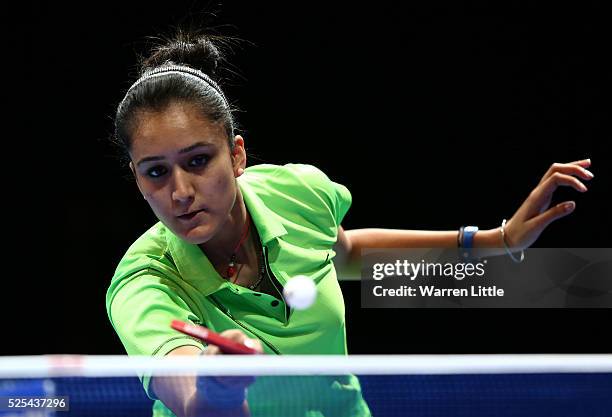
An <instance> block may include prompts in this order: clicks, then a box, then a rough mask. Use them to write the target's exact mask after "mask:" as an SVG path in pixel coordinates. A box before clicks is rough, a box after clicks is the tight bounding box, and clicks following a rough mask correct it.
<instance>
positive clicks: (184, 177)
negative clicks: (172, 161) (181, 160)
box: [172, 168, 195, 204]
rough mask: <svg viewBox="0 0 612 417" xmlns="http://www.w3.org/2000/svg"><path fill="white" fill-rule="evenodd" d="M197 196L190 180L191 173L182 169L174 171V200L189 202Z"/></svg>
mask: <svg viewBox="0 0 612 417" xmlns="http://www.w3.org/2000/svg"><path fill="white" fill-rule="evenodd" d="M194 196H195V189H194V187H193V184H192V183H191V181H190V178H189V174H188V173H187V172H185V171H183V170H182V169H180V168H179V169H177V170H176V171H175V172H174V187H173V190H172V200H173V201H175V202H177V203H181V204H182V203H189V202H191V201H192V200H193V198H194Z"/></svg>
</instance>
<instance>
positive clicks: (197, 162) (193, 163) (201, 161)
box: [189, 155, 208, 167]
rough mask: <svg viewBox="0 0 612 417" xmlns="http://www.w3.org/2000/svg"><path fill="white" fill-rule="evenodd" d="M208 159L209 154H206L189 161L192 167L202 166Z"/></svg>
mask: <svg viewBox="0 0 612 417" xmlns="http://www.w3.org/2000/svg"><path fill="white" fill-rule="evenodd" d="M207 161H208V156H206V155H198V156H196V157H194V158H193V159H192V160H191V161H189V166H190V167H201V166H203V165H204V164H206V162H207Z"/></svg>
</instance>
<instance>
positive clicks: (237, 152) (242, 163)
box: [231, 135, 246, 177]
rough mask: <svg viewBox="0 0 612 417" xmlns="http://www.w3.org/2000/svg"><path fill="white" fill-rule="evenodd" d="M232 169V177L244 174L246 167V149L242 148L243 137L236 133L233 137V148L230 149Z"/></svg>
mask: <svg viewBox="0 0 612 417" xmlns="http://www.w3.org/2000/svg"><path fill="white" fill-rule="evenodd" d="M231 156H232V169H233V171H234V177H239V176H241V175H242V174H244V170H245V168H246V150H245V149H244V138H243V137H242V136H240V135H236V137H235V138H234V150H232V154H231Z"/></svg>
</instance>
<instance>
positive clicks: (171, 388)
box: [107, 33, 593, 416]
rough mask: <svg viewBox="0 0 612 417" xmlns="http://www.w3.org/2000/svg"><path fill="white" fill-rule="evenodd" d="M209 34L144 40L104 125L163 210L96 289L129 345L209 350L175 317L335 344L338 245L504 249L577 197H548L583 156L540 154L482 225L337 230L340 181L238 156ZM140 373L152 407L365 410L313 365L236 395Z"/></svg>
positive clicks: (319, 348)
mask: <svg viewBox="0 0 612 417" xmlns="http://www.w3.org/2000/svg"><path fill="white" fill-rule="evenodd" d="M214 41H215V39H214V38H212V37H206V36H195V35H188V34H181V33H179V35H177V37H176V38H175V39H173V40H171V41H169V42H168V43H167V44H165V45H162V46H160V47H158V48H157V49H155V50H154V51H153V53H152V55H151V56H150V57H149V58H148V59H146V60H145V61H144V63H143V66H142V71H141V77H140V78H139V79H138V80H137V81H136V82H135V83H134V84H133V85H132V86H131V87H130V88H129V90H128V91H127V93H126V95H125V98H124V99H123V100H122V102H121V103H120V104H119V106H118V109H117V114H116V119H115V126H116V139H117V140H118V142H119V143H120V144H121V145H122V146H123V148H124V149H125V151H126V152H127V155H128V156H129V160H130V163H129V165H130V168H131V170H132V172H133V174H134V178H135V179H136V183H137V185H138V188H139V190H140V192H141V194H142V196H143V197H144V198H145V200H147V202H148V203H149V205H150V206H151V209H152V210H153V212H154V213H155V215H156V216H157V218H158V219H159V220H160V222H159V223H158V224H156V225H155V226H153V227H152V228H151V229H150V230H148V231H147V232H146V233H145V234H144V235H142V236H141V237H140V238H139V239H138V240H137V241H136V242H135V243H134V244H133V245H132V246H131V247H130V249H129V250H128V251H127V253H126V254H125V256H124V257H123V259H122V260H121V262H120V264H119V266H118V268H117V270H116V273H115V275H114V277H113V280H112V283H111V286H110V288H109V290H108V293H107V311H108V314H109V318H110V320H111V323H112V324H113V326H114V328H115V330H116V331H117V333H118V335H119V336H120V338H121V340H122V342H123V344H124V345H125V348H126V350H127V352H128V354H130V355H136V354H140V355H154V356H176V355H194V356H195V355H199V354H202V353H204V354H207V355H217V354H220V352H219V350H218V349H217V348H216V347H214V346H206V347H205V346H204V345H203V344H201V343H199V342H198V341H196V340H194V339H192V338H189V337H186V336H184V335H181V334H179V333H177V332H176V331H174V330H172V329H171V328H170V327H169V323H170V322H171V320H173V319H179V320H184V321H189V322H193V323H198V324H203V325H205V326H207V327H209V328H211V329H212V330H214V331H217V332H220V333H221V334H222V335H224V336H227V337H230V338H232V339H234V340H236V341H239V342H243V343H247V344H250V345H252V346H254V347H255V348H256V349H257V350H259V351H260V352H265V353H269V354H346V339H345V325H344V304H343V299H342V294H341V292H340V288H339V285H338V282H337V279H336V272H335V266H338V265H335V264H334V262H335V260H334V258H335V255H336V253H338V254H341V255H343V256H339V257H337V258H336V259H338V258H342V259H351V258H353V259H354V258H358V257H359V253H360V250H361V248H365V247H456V246H457V244H458V242H459V244H460V245H462V246H465V247H472V246H473V247H492V248H500V249H499V253H500V254H501V253H504V252H507V253H508V254H509V255H511V256H517V255H515V254H514V253H513V252H518V251H520V250H521V249H523V248H526V247H528V246H530V245H531V244H532V243H533V242H534V241H535V240H536V239H537V237H538V236H539V235H540V233H541V232H542V231H543V229H544V228H545V227H546V226H547V225H548V224H550V223H551V222H552V221H554V220H556V219H558V218H561V217H563V216H565V215H567V214H569V213H571V212H572V211H573V210H574V208H575V204H574V203H573V202H565V203H562V204H559V205H557V206H555V207H552V208H549V204H550V201H551V196H552V194H553V192H554V191H555V189H556V188H557V187H558V186H570V187H573V188H575V189H576V190H578V191H581V192H584V191H586V187H585V186H584V184H583V183H582V182H581V181H580V179H583V180H589V179H591V178H592V177H593V174H591V173H590V172H589V171H588V170H587V169H586V168H587V167H589V165H590V161H589V160H582V161H576V162H572V163H568V164H554V165H552V166H551V168H550V169H549V170H548V171H547V172H546V174H545V175H544V177H543V178H542V181H541V182H540V183H539V184H538V186H537V187H536V188H535V189H534V190H533V191H532V192H531V194H530V195H529V197H528V198H527V200H526V201H525V202H524V203H523V205H522V206H521V207H520V208H519V209H518V211H517V212H516V213H515V214H514V216H513V217H512V218H511V219H510V220H509V221H508V223H507V224H504V225H503V226H502V227H501V228H496V229H492V230H481V231H477V229H476V228H474V227H468V228H462V229H461V231H444V232H432V231H411V230H384V229H361V230H347V231H345V230H343V228H342V226H341V222H342V219H343V217H344V216H345V214H346V212H347V211H348V209H349V206H350V204H351V195H350V193H349V191H348V190H347V189H346V188H345V187H344V186H342V185H340V184H337V183H335V182H333V181H331V180H330V179H329V178H328V177H327V176H326V175H325V174H324V173H322V172H321V171H320V170H318V169H317V168H315V167H312V166H308V165H298V164H288V165H284V166H276V165H256V166H252V167H250V168H246V162H247V155H246V152H245V140H244V138H243V137H241V136H240V135H235V134H234V125H235V121H234V118H233V115H232V108H231V106H230V104H229V103H228V101H227V99H226V97H225V95H224V93H223V91H222V90H221V88H220V87H219V85H218V84H217V83H216V82H215V81H214V79H215V78H216V74H217V66H218V64H219V62H220V60H221V55H220V52H219V48H218V47H217V46H216V45H215V43H214ZM504 223H505V222H504ZM502 232H503V233H502ZM295 275H306V276H308V277H310V278H311V279H313V280H314V282H315V283H316V286H317V292H318V297H317V300H316V302H315V303H314V305H313V306H312V307H311V308H309V309H308V310H306V311H294V310H292V309H290V308H289V306H287V305H286V304H285V302H284V299H283V297H282V286H283V285H284V284H285V283H286V282H287V280H288V279H290V278H291V277H293V276H295ZM142 380H143V384H144V387H145V390H146V391H147V393H148V394H149V395H150V396H151V397H152V398H155V399H157V401H156V403H155V406H154V415H156V416H157V415H171V414H170V411H171V412H173V413H174V414H176V415H178V416H189V415H220V414H219V413H222V412H227V413H230V414H231V413H234V414H235V413H237V414H239V415H248V414H249V413H251V414H253V415H266V416H271V415H279V416H281V415H282V416H289V415H301V416H322V415H325V416H329V415H335V416H368V415H370V414H369V411H368V408H367V405H366V404H365V402H364V401H363V399H362V398H361V394H360V388H359V383H358V381H357V379H356V378H354V377H352V376H347V377H337V378H332V377H321V378H318V379H317V380H316V381H314V382H312V381H311V382H309V386H308V389H307V390H302V392H299V393H295V392H289V391H291V390H290V389H288V390H289V391H288V392H285V393H282V392H280V391H279V390H280V389H282V388H286V384H275V383H274V381H272V380H270V379H266V378H259V379H258V380H257V382H255V383H254V384H252V385H250V386H249V390H248V396H247V390H246V387H247V385H249V384H250V382H251V381H250V380H248V379H238V380H227V379H225V380H222V381H220V380H217V379H214V378H200V379H196V378H195V377H184V378H180V379H177V378H174V379H173V378H162V377H153V378H151V376H150V375H143V376H142ZM272 394H273V396H274V397H275V399H276V400H279V399H280V398H281V397H282V398H292V400H293V401H294V403H293V404H289V405H286V406H287V407H288V408H283V407H284V405H282V404H281V405H279V404H278V401H276V402H274V401H267V400H268V399H270V397H271V395H272ZM298 397H299V400H297V402H299V403H300V404H298V405H296V404H295V401H296V399H297V398H298ZM279 401H280V400H279ZM249 408H250V411H249ZM306 410H309V411H306Z"/></svg>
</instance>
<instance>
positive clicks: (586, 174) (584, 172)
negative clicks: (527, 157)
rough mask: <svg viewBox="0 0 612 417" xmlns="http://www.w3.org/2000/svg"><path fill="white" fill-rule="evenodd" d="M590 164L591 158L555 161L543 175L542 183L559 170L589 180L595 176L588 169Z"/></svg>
mask: <svg viewBox="0 0 612 417" xmlns="http://www.w3.org/2000/svg"><path fill="white" fill-rule="evenodd" d="M589 166H591V160H590V159H583V160H581V161H574V162H570V163H567V164H560V163H554V164H552V165H551V166H550V168H549V169H548V171H546V173H545V174H544V176H543V177H542V180H540V184H541V183H542V182H544V181H546V180H547V179H549V178H550V177H551V176H553V175H554V174H555V173H557V172H558V173H562V174H565V175H573V176H576V177H579V178H582V179H583V180H586V181H588V180H590V179H592V178H593V177H594V175H593V173H592V172H591V171H589V170H588V169H586V168H587V167H589Z"/></svg>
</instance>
